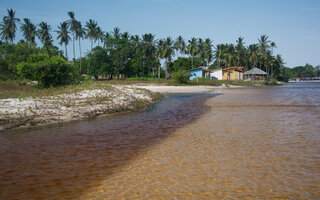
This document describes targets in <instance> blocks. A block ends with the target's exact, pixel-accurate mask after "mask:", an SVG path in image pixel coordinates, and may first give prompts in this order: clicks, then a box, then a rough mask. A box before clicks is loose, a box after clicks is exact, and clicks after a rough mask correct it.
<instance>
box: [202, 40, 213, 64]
mask: <svg viewBox="0 0 320 200" xmlns="http://www.w3.org/2000/svg"><path fill="white" fill-rule="evenodd" d="M202 52H203V57H204V58H205V59H206V61H207V66H209V63H210V62H211V61H212V54H213V53H212V41H211V40H210V38H206V39H205V41H204V43H203V50H202Z"/></svg>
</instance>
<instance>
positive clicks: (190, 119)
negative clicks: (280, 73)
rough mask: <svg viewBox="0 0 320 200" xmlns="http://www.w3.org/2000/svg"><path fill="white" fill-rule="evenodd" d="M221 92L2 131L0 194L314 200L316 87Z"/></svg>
mask: <svg viewBox="0 0 320 200" xmlns="http://www.w3.org/2000/svg"><path fill="white" fill-rule="evenodd" d="M222 92H223V93H224V94H223V95H218V96H215V97H211V95H209V94H207V95H206V94H202V95H199V94H196V95H172V96H169V97H168V98H167V99H165V100H164V101H162V102H160V103H159V104H157V105H156V106H154V107H153V108H152V109H150V110H149V111H147V112H141V113H139V114H134V115H125V116H118V117H116V118H111V119H108V118H104V119H96V120H92V121H85V122H77V123H72V124H69V125H63V126H61V127H58V128H50V129H47V130H37V131H29V132H26V131H23V132H21V131H20V132H9V133H1V134H0V156H1V157H0V197H1V198H2V199H319V198H320V131H319V129H320V115H319V112H320V95H319V94H320V85H317V84H315V85H302V84H300V85H289V86H282V87H276V88H258V89H255V88H252V89H230V90H224V91H222ZM203 104H204V105H203Z"/></svg>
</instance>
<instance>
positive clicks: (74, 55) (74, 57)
mask: <svg viewBox="0 0 320 200" xmlns="http://www.w3.org/2000/svg"><path fill="white" fill-rule="evenodd" d="M72 42H73V65H74V62H75V60H76V51H75V48H74V33H73V39H72Z"/></svg>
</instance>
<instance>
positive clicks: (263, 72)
mask: <svg viewBox="0 0 320 200" xmlns="http://www.w3.org/2000/svg"><path fill="white" fill-rule="evenodd" d="M250 74H257V75H267V74H268V73H267V72H265V71H262V70H261V69H258V68H256V67H255V68H252V69H250V70H249V71H247V72H245V73H243V75H250Z"/></svg>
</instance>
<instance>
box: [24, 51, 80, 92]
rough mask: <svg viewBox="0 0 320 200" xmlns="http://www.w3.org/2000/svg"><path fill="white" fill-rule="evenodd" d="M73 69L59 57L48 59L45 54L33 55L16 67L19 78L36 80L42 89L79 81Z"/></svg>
mask: <svg viewBox="0 0 320 200" xmlns="http://www.w3.org/2000/svg"><path fill="white" fill-rule="evenodd" d="M74 70H75V69H74V68H73V67H72V65H71V64H69V63H68V62H67V61H65V60H64V58H62V57H61V56H53V57H49V55H47V54H33V55H31V56H30V58H29V59H28V61H27V62H22V63H20V64H19V65H18V74H19V76H20V77H21V78H26V79H30V80H36V81H38V82H39V85H40V86H42V87H50V86H54V87H56V86H60V85H66V84H71V83H74V82H75V81H77V80H79V75H78V73H77V72H75V71H74Z"/></svg>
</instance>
